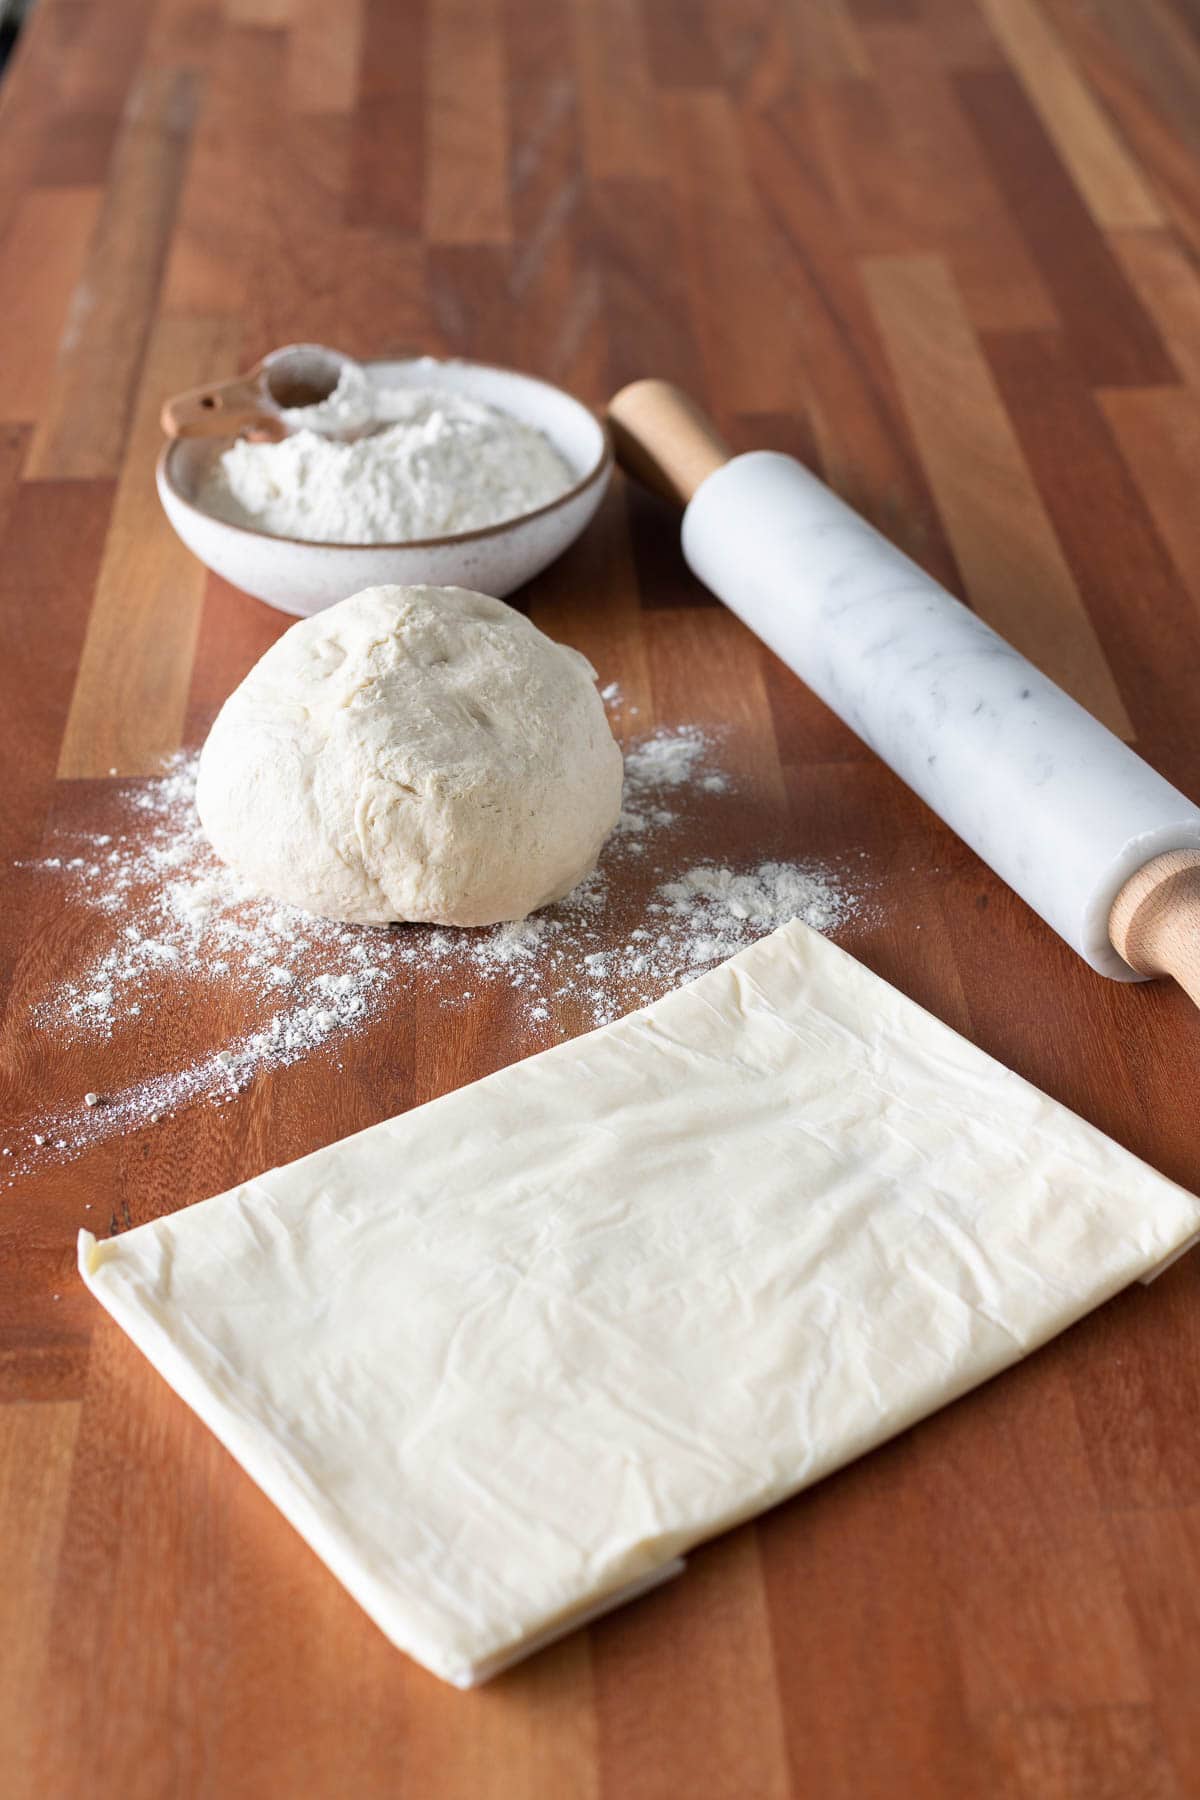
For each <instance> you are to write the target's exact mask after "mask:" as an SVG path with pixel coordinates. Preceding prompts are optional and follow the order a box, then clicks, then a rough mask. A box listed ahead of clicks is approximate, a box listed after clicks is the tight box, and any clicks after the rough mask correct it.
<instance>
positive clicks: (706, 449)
mask: <svg viewBox="0 0 1200 1800" xmlns="http://www.w3.org/2000/svg"><path fill="white" fill-rule="evenodd" d="M608 423H609V427H610V429H611V431H612V434H613V443H614V445H615V446H616V452H617V461H618V462H619V463H620V465H621V467H622V468H623V469H624V470H625V472H626V474H627V475H632V476H634V477H635V478H636V479H637V480H638V481H640V482H642V483H643V484H644V485H645V486H646V487H648V488H653V490H654V492H655V493H656V494H662V495H663V497H664V499H667V500H674V501H675V502H676V504H677V505H679V506H686V505H687V503H688V501H689V500H690V499H691V497H692V495H693V494H694V493H695V491H696V489H697V488H698V487H699V486H700V483H701V482H702V481H704V480H706V479H707V478H708V476H710V475H711V474H712V473H713V471H714V470H715V469H719V468H720V467H721V465H722V463H727V462H728V461H729V457H730V450H729V446H728V444H726V443H725V441H724V439H723V438H722V437H721V434H720V433H719V432H718V430H717V428H716V426H715V425H714V424H713V422H712V420H711V419H710V418H709V417H708V416H707V414H705V413H704V412H703V411H702V410H701V409H700V407H698V406H697V405H696V402H695V401H694V400H691V399H689V397H688V396H687V394H685V393H684V392H683V390H682V388H677V387H675V386H673V385H672V383H671V382H669V381H658V380H647V381H633V382H631V383H630V384H629V386H628V387H623V388H622V389H621V391H620V393H619V394H616V395H615V396H614V397H613V399H612V400H610V401H609V405H608Z"/></svg>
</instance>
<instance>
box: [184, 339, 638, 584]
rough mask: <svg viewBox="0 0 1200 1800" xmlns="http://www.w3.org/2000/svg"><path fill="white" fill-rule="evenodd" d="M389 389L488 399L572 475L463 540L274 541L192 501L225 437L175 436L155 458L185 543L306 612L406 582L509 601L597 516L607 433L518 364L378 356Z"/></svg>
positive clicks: (608, 459) (238, 579)
mask: <svg viewBox="0 0 1200 1800" xmlns="http://www.w3.org/2000/svg"><path fill="white" fill-rule="evenodd" d="M366 368H367V370H368V372H369V373H370V375H371V378H372V379H373V380H374V381H377V382H378V383H379V384H380V385H381V386H384V387H400V386H405V387H441V388H450V389H452V390H453V391H454V392H456V393H461V394H469V395H470V396H471V398H472V399H473V400H486V401H488V402H489V403H490V404H491V405H493V406H498V407H500V408H502V410H503V411H505V412H507V413H511V414H512V415H513V417H514V418H517V419H521V420H523V421H524V422H525V423H526V424H527V425H535V426H536V427H537V428H538V430H539V431H543V432H545V434H546V436H547V437H548V438H549V439H550V442H551V443H552V444H553V445H554V447H555V449H556V450H558V452H559V453H560V455H561V456H562V457H563V459H564V461H565V462H566V464H567V466H568V468H569V469H570V470H571V471H572V473H573V474H574V476H575V481H574V483H573V485H572V486H571V487H570V488H568V489H567V492H566V493H565V494H560V495H559V497H558V499H557V500H551V501H550V502H549V503H548V504H547V505H545V506H540V507H538V509H537V510H536V512H531V513H523V514H522V515H521V516H520V517H519V518H516V519H506V520H504V522H503V523H502V524H499V525H488V526H485V527H484V528H483V529H482V530H480V531H464V532H462V533H460V534H459V535H458V536H456V537H441V538H424V539H422V540H420V541H416V542H412V543H407V544H321V543H315V542H313V541H311V540H306V539H300V538H280V537H272V536H271V535H270V534H269V533H268V532H265V531H256V530H253V529H251V528H250V527H248V526H244V525H228V524H226V522H225V521H224V520H223V519H214V518H213V516H212V514H211V513H207V512H202V511H201V509H200V507H199V506H197V505H196V495H197V493H198V492H199V490H200V487H201V485H202V484H203V481H204V477H205V474H206V473H207V470H208V468H209V466H210V465H211V462H212V460H213V458H214V457H216V456H218V455H220V453H221V451H222V450H223V449H225V448H226V447H227V445H228V443H229V441H230V440H229V439H226V438H215V439H214V438H176V439H175V440H174V441H173V442H171V443H169V444H167V445H165V446H164V448H163V451H162V454H161V455H160V457H159V459H158V470H157V479H158V493H159V498H160V499H161V501H162V503H163V506H164V508H165V509H166V513H167V517H168V518H169V519H170V521H171V523H172V525H173V526H174V527H175V530H176V531H177V532H178V533H179V536H180V537H181V538H182V539H183V541H184V543H185V544H186V545H187V547H188V549H189V550H191V551H192V552H193V553H194V554H195V555H196V556H198V557H199V558H200V560H201V562H203V563H207V565H208V567H209V568H210V569H213V570H215V571H216V573H217V574H218V575H222V576H224V578H225V580H226V581H231V582H232V583H233V584H234V586H235V587H240V588H244V589H245V591H246V593H248V594H254V595H255V596H256V597H257V598H258V599H259V600H266V601H268V602H269V603H270V605H272V606H278V607H279V608H280V609H281V610H282V611H283V612H287V613H296V614H298V615H299V616H301V617H304V616H306V615H307V614H309V613H315V612H320V611H321V609H322V608H323V607H326V606H332V605H333V604H334V602H335V601H337V600H344V599H345V598H346V596H347V595H348V594H356V593H358V591H359V589H360V588H365V587H375V586H379V585H382V584H384V583H389V582H396V583H399V584H401V585H403V586H414V587H415V586H420V585H422V584H429V585H430V586H435V587H465V588H474V589H476V590H477V591H479V592H480V593H484V594H494V595H497V596H502V595H504V594H511V593H512V591H513V589H514V588H518V587H520V586H521V583H522V582H525V581H528V580H530V579H531V577H532V576H534V575H536V574H537V573H538V571H539V570H541V569H544V568H545V567H546V565H547V563H550V562H553V561H554V558H555V557H556V556H561V554H562V552H563V551H564V550H565V549H566V548H567V546H568V544H571V543H573V542H574V541H575V539H576V538H577V537H578V536H579V534H580V532H581V531H582V530H583V529H584V527H585V526H586V525H587V524H588V523H589V522H590V521H591V519H592V516H593V515H594V513H595V511H596V508H597V507H598V506H599V504H600V502H601V500H602V499H603V498H604V492H605V489H606V488H607V486H608V483H609V480H610V478H611V476H612V464H613V459H612V447H611V444H610V442H609V437H608V431H607V429H606V427H605V426H604V425H603V424H602V423H601V422H600V420H599V419H597V417H596V416H595V414H594V413H592V412H589V410H588V408H587V407H586V406H584V405H583V404H582V402H581V401H579V400H576V399H574V398H573V397H572V395H570V394H568V393H566V392H564V390H563V389H562V388H557V387H553V386H552V385H551V383H550V382H548V381H539V380H537V378H536V377H535V376H532V375H519V374H517V372H516V371H515V370H512V369H497V368H493V367H491V365H489V364H487V363H472V362H458V361H447V362H440V361H437V360H436V359H435V358H433V357H428V356H422V357H413V358H409V359H407V360H405V361H403V362H382V361H381V362H371V363H368V364H366Z"/></svg>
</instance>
